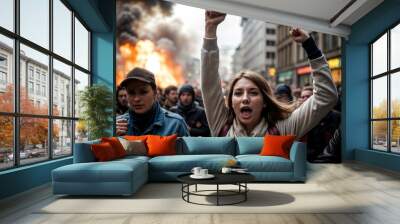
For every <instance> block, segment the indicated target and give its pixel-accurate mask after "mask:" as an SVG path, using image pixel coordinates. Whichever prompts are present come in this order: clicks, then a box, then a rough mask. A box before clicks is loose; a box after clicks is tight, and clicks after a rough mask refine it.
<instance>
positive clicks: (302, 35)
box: [290, 28, 310, 43]
mask: <svg viewBox="0 0 400 224" xmlns="http://www.w3.org/2000/svg"><path fill="white" fill-rule="evenodd" d="M290 35H291V36H292V38H293V40H294V41H296V42H297V43H303V42H304V41H306V40H307V39H308V38H309V37H310V35H309V34H308V33H307V32H306V31H305V30H302V29H299V28H291V29H290Z"/></svg>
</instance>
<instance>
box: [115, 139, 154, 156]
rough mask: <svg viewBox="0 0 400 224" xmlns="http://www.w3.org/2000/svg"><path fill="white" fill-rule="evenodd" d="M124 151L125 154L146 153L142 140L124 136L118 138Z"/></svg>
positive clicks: (140, 154) (143, 154)
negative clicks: (127, 138)
mask: <svg viewBox="0 0 400 224" xmlns="http://www.w3.org/2000/svg"><path fill="white" fill-rule="evenodd" d="M118 139H119V141H120V142H121V144H122V146H123V147H124V149H125V151H126V155H127V156H128V155H138V156H145V155H147V148H146V143H145V142H144V141H142V140H133V141H130V140H126V139H125V138H118Z"/></svg>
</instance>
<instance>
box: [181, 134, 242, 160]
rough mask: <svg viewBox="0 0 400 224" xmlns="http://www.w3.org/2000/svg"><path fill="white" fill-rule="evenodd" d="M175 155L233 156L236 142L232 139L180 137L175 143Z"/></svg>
mask: <svg viewBox="0 0 400 224" xmlns="http://www.w3.org/2000/svg"><path fill="white" fill-rule="evenodd" d="M176 148H177V150H176V151H177V154H178V155H179V154H184V155H196V154H226V155H232V156H234V155H235V150H236V142H235V138H232V137H182V138H179V139H178V140H177V142H176Z"/></svg>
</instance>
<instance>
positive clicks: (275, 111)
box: [228, 70, 295, 125]
mask: <svg viewBox="0 0 400 224" xmlns="http://www.w3.org/2000/svg"><path fill="white" fill-rule="evenodd" d="M243 78H245V79H248V80H250V81H252V82H253V83H254V84H255V85H256V86H257V87H258V89H260V92H261V95H262V97H263V101H264V104H266V107H264V108H263V110H262V112H261V116H263V117H264V118H265V119H266V121H267V123H268V125H275V124H276V122H277V121H279V120H284V119H286V118H288V117H289V116H290V114H291V113H292V112H293V110H294V109H295V107H294V105H293V104H286V103H283V102H280V101H278V100H277V99H276V98H275V96H274V93H273V90H272V88H271V86H270V85H269V83H268V81H267V80H265V78H264V77H262V76H261V75H260V74H258V73H256V72H253V71H249V70H245V71H241V72H239V73H238V74H237V75H236V77H235V78H234V79H233V80H232V81H231V83H230V85H229V92H228V109H229V119H228V122H229V123H230V124H232V122H233V119H234V118H235V113H234V111H233V107H232V96H233V88H234V87H235V85H236V83H237V82H238V81H239V80H240V79H243Z"/></svg>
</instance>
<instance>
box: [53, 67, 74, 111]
mask: <svg viewBox="0 0 400 224" xmlns="http://www.w3.org/2000/svg"><path fill="white" fill-rule="evenodd" d="M71 72H72V70H71V66H69V65H66V64H64V63H62V62H60V61H58V60H56V59H54V60H53V92H52V94H53V115H56V116H62V117H71V116H72V75H71Z"/></svg>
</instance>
